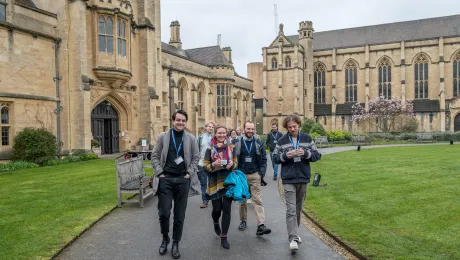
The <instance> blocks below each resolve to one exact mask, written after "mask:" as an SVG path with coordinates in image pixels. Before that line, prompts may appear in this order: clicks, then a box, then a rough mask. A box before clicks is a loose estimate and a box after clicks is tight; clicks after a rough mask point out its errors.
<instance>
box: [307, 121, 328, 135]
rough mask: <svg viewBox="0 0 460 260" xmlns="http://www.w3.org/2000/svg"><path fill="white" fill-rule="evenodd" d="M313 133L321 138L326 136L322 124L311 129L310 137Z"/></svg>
mask: <svg viewBox="0 0 460 260" xmlns="http://www.w3.org/2000/svg"><path fill="white" fill-rule="evenodd" d="M312 133H317V134H319V136H325V135H326V130H324V127H323V126H322V125H321V124H318V123H315V124H314V125H313V126H312V127H311V129H310V135H311V134H312Z"/></svg>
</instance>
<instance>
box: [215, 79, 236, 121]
mask: <svg viewBox="0 0 460 260" xmlns="http://www.w3.org/2000/svg"><path fill="white" fill-rule="evenodd" d="M230 94H231V87H230V86H229V85H225V84H224V85H221V84H218V85H217V91H216V108H217V117H231V115H232V105H231V99H230V96H231V95H230Z"/></svg>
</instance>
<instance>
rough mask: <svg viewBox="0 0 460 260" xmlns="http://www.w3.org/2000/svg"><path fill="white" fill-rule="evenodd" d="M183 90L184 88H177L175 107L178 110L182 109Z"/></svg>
mask: <svg viewBox="0 0 460 260" xmlns="http://www.w3.org/2000/svg"><path fill="white" fill-rule="evenodd" d="M184 89H185V87H184V86H180V87H179V93H178V94H179V97H178V100H177V106H178V107H179V109H184Z"/></svg>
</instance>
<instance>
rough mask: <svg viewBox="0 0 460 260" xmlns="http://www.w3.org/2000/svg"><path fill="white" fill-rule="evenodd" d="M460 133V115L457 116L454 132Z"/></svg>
mask: <svg viewBox="0 0 460 260" xmlns="http://www.w3.org/2000/svg"><path fill="white" fill-rule="evenodd" d="M459 131H460V113H459V114H457V116H456V117H455V120H454V132H459Z"/></svg>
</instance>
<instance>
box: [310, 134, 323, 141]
mask: <svg viewBox="0 0 460 260" xmlns="http://www.w3.org/2000/svg"><path fill="white" fill-rule="evenodd" d="M310 136H311V138H312V139H313V140H315V138H316V137H318V136H322V135H320V134H318V133H311V134H310Z"/></svg>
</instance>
